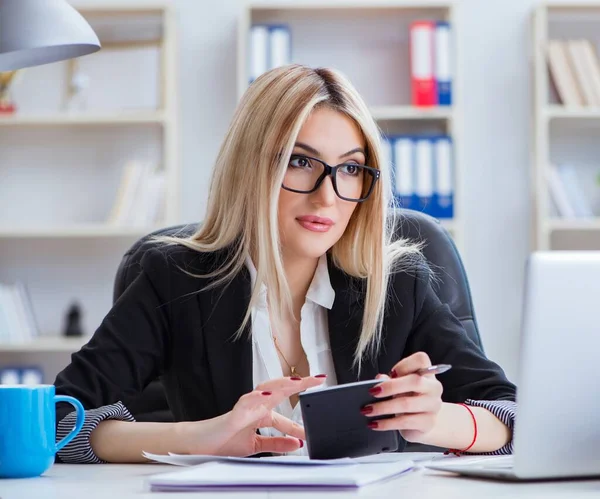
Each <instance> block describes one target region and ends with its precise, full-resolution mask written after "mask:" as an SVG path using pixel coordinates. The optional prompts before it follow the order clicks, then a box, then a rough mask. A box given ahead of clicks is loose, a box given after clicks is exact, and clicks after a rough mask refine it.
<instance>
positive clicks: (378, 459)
mask: <svg viewBox="0 0 600 499" xmlns="http://www.w3.org/2000/svg"><path fill="white" fill-rule="evenodd" d="M143 455H144V457H146V458H147V459H150V460H152V461H156V462H159V463H164V464H173V465H175V466H197V465H199V464H204V463H208V462H239V463H250V464H271V465H273V464H287V465H299V466H303V465H309V466H311V465H312V466H318V465H341V464H345V465H349V464H369V463H395V462H398V461H407V460H408V461H411V462H419V463H422V462H426V461H433V460H437V459H441V458H444V459H446V457H444V455H443V454H435V453H429V452H413V453H398V452H389V453H383V454H374V455H372V456H364V457H357V458H349V457H347V458H341V459H309V458H308V456H293V455H292V456H269V457H260V458H255V457H233V456H210V455H202V454H196V455H184V454H173V453H172V452H170V453H169V454H168V455H164V454H152V453H150V452H143Z"/></svg>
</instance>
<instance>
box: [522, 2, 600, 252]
mask: <svg viewBox="0 0 600 499" xmlns="http://www.w3.org/2000/svg"><path fill="white" fill-rule="evenodd" d="M532 24H533V26H532V27H533V30H532V31H533V54H532V56H533V83H534V86H533V93H534V100H533V131H534V147H533V154H532V161H531V164H532V172H531V185H532V189H531V191H532V204H533V206H532V208H533V220H532V228H533V230H532V241H531V242H532V247H533V248H534V249H537V250H568V249H574V250H600V211H599V209H600V204H599V202H600V183H596V182H597V181H596V180H595V179H594V177H596V176H597V175H598V174H600V162H599V161H598V160H597V158H598V157H599V153H600V147H599V143H600V141H599V140H598V139H599V138H600V105H599V104H598V102H592V101H590V100H589V99H585V95H584V91H583V83H582V82H581V80H580V79H578V77H577V72H576V69H575V64H574V61H573V56H572V55H570V54H569V55H568V56H567V57H568V59H567V60H568V62H569V64H568V67H569V71H570V72H571V74H572V75H573V78H574V82H575V84H576V86H577V89H578V90H577V91H578V93H579V95H581V96H583V97H582V102H580V103H574V102H572V101H568V100H566V99H564V98H561V97H562V96H561V92H560V87H559V86H557V83H556V77H555V75H554V74H553V73H552V72H551V70H550V69H549V56H548V44H549V42H550V41H560V42H561V43H562V44H563V46H565V45H564V44H565V43H566V44H568V43H570V41H571V40H580V39H583V40H587V41H589V42H591V47H592V51H593V52H594V56H595V58H597V59H598V60H600V57H598V56H599V54H600V51H599V50H598V49H599V44H600V35H599V33H600V3H599V2H595V3H581V4H578V3H572V4H568V3H544V4H541V5H539V6H538V7H537V8H536V9H535V11H534V14H533V23H532ZM567 54H568V52H567ZM588 73H589V71H588ZM598 91H599V92H600V89H598ZM565 164H566V165H568V167H569V169H571V170H572V171H573V172H574V173H575V178H576V180H577V181H576V184H577V185H578V186H579V189H578V190H577V192H576V193H572V192H568V189H569V186H567V185H566V184H564V183H563V182H561V183H560V185H562V186H563V188H565V189H566V190H565V191H563V192H564V193H565V194H566V195H567V197H568V199H569V201H570V202H571V203H573V200H574V199H575V200H576V199H580V200H581V199H585V201H586V204H587V205H588V206H589V208H590V211H589V213H588V214H587V215H583V214H582V212H579V213H576V214H567V213H565V210H564V208H563V209H562V211H561V208H560V206H559V204H558V203H557V201H556V187H553V189H554V191H553V190H552V188H551V187H550V180H549V176H550V175H551V174H552V171H551V170H553V169H555V168H556V166H557V165H565Z"/></svg>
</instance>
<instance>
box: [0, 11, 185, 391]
mask: <svg viewBox="0 0 600 499" xmlns="http://www.w3.org/2000/svg"><path fill="white" fill-rule="evenodd" d="M73 3H74V7H75V8H76V9H77V10H78V11H79V12H80V13H81V14H82V15H83V16H84V17H85V18H86V19H87V21H88V22H89V23H90V25H91V26H92V28H93V29H94V30H95V31H96V33H97V34H98V37H99V39H100V41H101V44H102V50H101V51H100V52H98V53H97V54H93V55H90V56H87V57H84V58H80V59H77V60H71V61H65V62H63V63H56V64H51V65H46V66H40V67H36V68H28V69H25V70H22V76H20V78H19V80H18V81H17V82H15V85H14V87H13V91H12V94H13V96H14V100H15V102H16V103H17V107H18V109H17V112H16V113H14V114H2V113H0V157H1V158H2V160H1V161H0V282H6V283H10V282H15V281H22V282H24V283H25V284H26V286H27V288H28V289H29V291H30V296H31V302H32V306H33V309H34V312H35V315H36V319H37V322H38V325H39V329H40V336H39V337H38V338H35V339H34V340H33V341H28V342H20V341H13V340H11V341H6V340H0V369H1V368H2V367H3V366H6V365H10V364H11V363H12V362H21V363H27V362H29V361H32V362H34V363H36V364H39V365H42V366H46V364H48V366H49V367H48V369H46V370H45V371H46V377H45V382H51V381H52V376H53V375H54V374H56V372H57V371H58V370H59V369H60V368H62V366H64V365H65V362H66V361H68V355H69V354H71V353H73V352H75V351H77V350H78V349H79V348H80V347H81V346H82V345H83V344H84V343H85V342H86V341H87V340H88V339H89V338H88V336H86V337H85V338H64V337H61V336H60V333H59V331H60V330H61V329H62V325H63V324H64V322H63V320H64V313H65V311H66V309H67V306H68V305H69V303H70V302H72V301H73V300H74V299H76V300H77V301H78V302H79V303H80V304H81V305H82V306H83V310H84V330H85V332H86V333H87V334H88V335H89V334H91V333H92V332H93V331H94V330H95V328H96V327H97V325H98V324H99V323H100V321H101V319H102V318H103V317H104V315H105V313H106V311H107V307H109V306H110V297H111V291H112V283H113V278H114V273H115V271H116V268H117V265H118V263H119V261H120V259H121V257H122V255H123V253H124V252H125V251H126V249H127V248H128V247H129V246H130V245H131V244H132V243H133V242H134V241H135V240H137V239H138V238H140V237H142V236H143V235H145V234H147V233H149V232H151V231H153V230H156V229H158V228H160V227H164V226H167V225H171V224H176V223H179V222H180V199H181V195H180V183H181V182H180V178H181V171H180V157H179V151H180V145H179V140H180V139H179V136H180V133H179V112H178V107H179V103H178V98H177V96H178V91H177V89H178V88H179V83H178V64H177V61H178V58H179V49H178V34H177V20H176V12H175V10H174V7H173V5H172V3H170V2H156V1H149V2H143V1H142V2H139V1H135V2H133V1H132V2H128V1H122V2H121V1H120V2H116V1H114V0H113V1H112V2H111V1H109V2H96V3H92V2H85V3H84V4H81V5H78V4H77V3H75V2H73ZM115 69H116V71H115ZM77 71H80V72H83V73H85V74H87V75H88V76H89V87H88V88H89V91H88V96H87V100H86V102H85V105H84V106H82V107H78V108H76V109H73V108H67V107H66V103H67V102H68V101H69V99H70V98H71V97H72V94H71V93H70V91H69V88H70V87H69V82H71V81H72V78H73V75H74V74H75V73H76V72H77ZM138 158H139V159H140V160H141V161H145V162H148V163H151V164H152V165H156V168H157V169H158V170H159V171H160V172H162V173H163V174H164V179H165V183H164V194H163V196H164V197H163V199H164V205H163V209H162V211H161V213H162V216H160V217H159V218H157V219H156V220H155V221H154V222H152V223H149V224H148V223H144V224H139V223H137V224H136V223H120V224H110V223H108V217H109V214H110V210H111V208H112V205H113V203H114V202H115V199H116V195H117V189H118V187H119V184H120V182H121V181H122V174H123V168H124V166H125V164H126V162H127V161H129V160H136V159H138ZM32 185H33V186H34V188H32V187H31V186H32ZM94 267H96V269H94ZM97 269H110V270H107V271H106V272H103V271H99V272H98V271H97ZM94 270H96V274H94ZM98 273H101V276H100V278H99V279H96V277H97V276H98ZM92 275H93V276H95V277H94V278H92ZM57 359H59V360H57Z"/></svg>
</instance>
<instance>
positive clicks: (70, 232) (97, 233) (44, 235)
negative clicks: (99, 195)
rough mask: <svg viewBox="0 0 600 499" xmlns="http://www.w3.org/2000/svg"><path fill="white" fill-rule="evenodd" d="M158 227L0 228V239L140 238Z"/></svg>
mask: <svg viewBox="0 0 600 499" xmlns="http://www.w3.org/2000/svg"><path fill="white" fill-rule="evenodd" d="M159 228H160V227H111V226H108V225H103V224H96V225H94V224H89V225H73V226H62V227H27V228H19V227H0V239H35V238H40V239H48V238H51V239H58V238H94V237H98V238H104V237H106V238H111V237H113V238H114V237H132V238H133V237H141V236H144V235H146V234H149V233H150V232H153V231H155V230H157V229H159Z"/></svg>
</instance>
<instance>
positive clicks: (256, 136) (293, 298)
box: [55, 65, 515, 462]
mask: <svg viewBox="0 0 600 499" xmlns="http://www.w3.org/2000/svg"><path fill="white" fill-rule="evenodd" d="M381 158H382V157H381V151H380V143H379V131H378V128H377V126H376V124H375V122H374V121H373V119H372V117H371V116H370V114H369V112H368V109H367V107H366V105H365V103H364V102H363V101H362V99H361V98H360V96H359V95H358V93H357V92H356V90H355V89H354V88H353V87H352V86H351V84H350V83H349V82H348V81H347V80H346V79H345V78H344V77H343V76H342V75H341V74H339V73H338V72H336V71H333V70H329V69H310V68H307V67H304V66H299V65H291V66H286V67H281V68H278V69H275V70H272V71H270V72H268V73H266V74H264V75H262V76H261V77H260V78H258V79H257V80H256V81H255V82H254V83H253V84H252V85H251V86H250V88H249V89H248V90H247V92H246V94H245V95H244V98H243V99H242V101H241V103H240V104H239V106H238V109H237V111H236V113H235V116H234V118H233V122H232V124H231V127H230V129H229V131H228V133H227V135H226V137H225V140H224V143H223V145H222V147H221V150H220V153H219V156H218V159H217V162H216V167H215V170H214V177H213V180H212V185H211V190H210V199H209V203H208V210H207V216H206V219H205V220H204V222H203V224H202V226H201V227H200V228H199V229H198V230H197V232H196V233H195V234H193V235H192V236H191V237H189V238H185V239H184V238H181V239H175V238H167V239H163V243H164V244H161V245H159V246H158V249H151V250H149V251H148V252H146V254H145V255H144V257H143V259H142V262H141V267H142V271H141V273H140V274H139V276H138V277H137V278H136V279H135V280H134V282H133V283H132V284H131V285H130V286H129V287H128V289H127V290H126V291H125V292H124V293H123V294H122V296H121V297H120V298H119V300H118V301H117V302H116V303H115V304H114V306H113V308H112V309H111V311H110V312H109V313H108V315H107V316H106V318H105V319H104V320H103V322H102V324H101V325H100V327H99V328H98V330H97V331H96V333H95V335H94V336H93V338H92V339H91V340H90V342H89V343H88V344H87V345H86V346H85V347H83V348H82V350H81V351H80V352H78V353H76V354H75V355H74V356H73V358H72V362H71V364H70V365H69V366H68V367H66V368H65V369H64V371H62V372H61V373H60V374H59V375H58V376H57V379H56V382H55V385H56V389H57V393H60V394H68V395H72V396H75V397H77V398H78V399H79V400H80V401H81V402H82V403H83V405H84V407H85V408H86V409H87V410H88V412H87V418H86V425H85V429H84V430H83V431H82V432H81V433H80V435H79V436H78V437H77V439H75V440H74V441H73V442H72V443H71V444H70V445H69V446H67V447H65V449H64V450H63V451H61V452H60V453H59V458H60V459H61V460H63V461H67V462H103V461H106V462H139V461H144V458H143V457H142V450H145V451H149V452H153V453H157V454H164V453H167V452H175V453H195V454H224V455H239V456H246V455H252V454H255V453H259V452H278V453H282V452H300V453H302V452H305V451H306V449H302V450H300V449H301V448H302V447H303V438H304V432H303V428H302V425H301V424H299V423H301V420H300V411H299V407H298V406H297V405H296V402H297V394H298V393H299V392H301V391H303V390H307V389H311V388H314V387H317V386H319V385H323V384H325V385H334V384H338V383H346V382H350V381H356V380H358V379H372V378H373V377H376V376H378V377H379V379H381V380H382V382H381V384H379V385H377V386H376V387H375V388H374V389H373V393H374V394H375V396H376V397H388V396H390V395H393V396H394V398H393V399H391V400H387V401H382V402H379V403H374V404H372V405H369V406H367V407H364V408H363V409H362V412H363V413H364V414H365V415H366V416H368V417H372V416H378V415H382V414H388V415H395V416H394V417H393V418H391V419H387V420H386V421H385V422H383V421H379V422H377V423H375V422H372V423H371V426H372V427H374V429H375V430H389V429H396V430H399V431H400V433H401V435H402V436H403V437H404V439H406V440H408V441H411V442H421V443H425V444H431V445H436V446H441V447H448V448H452V449H461V450H464V449H468V450H469V452H476V453H487V452H499V453H506V452H510V449H511V427H512V421H513V417H514V397H515V387H514V386H513V385H512V384H511V383H510V382H509V381H507V379H506V377H505V376H504V373H503V372H502V370H501V369H500V368H499V367H498V366H497V365H496V364H494V363H492V362H491V361H489V360H488V359H487V358H486V357H485V356H484V354H483V352H482V351H481V350H480V349H479V348H478V347H477V346H476V345H475V344H474V343H473V342H472V341H470V340H469V338H468V337H467V335H466V333H465V331H464V330H463V328H462V326H461V324H460V322H459V321H458V320H457V319H456V318H455V317H454V316H453V315H452V314H451V312H450V310H449V308H448V307H447V306H446V305H444V304H442V303H441V302H440V301H439V299H438V298H437V296H436V295H435V293H434V292H433V291H432V287H431V285H430V283H431V280H432V279H433V276H432V274H431V273H430V272H429V271H428V269H427V266H426V265H425V263H424V259H423V258H422V257H421V256H420V253H419V248H418V247H417V246H415V245H412V244H410V243H409V242H408V241H404V240H393V238H392V233H393V227H394V221H393V219H392V218H393V215H392V213H391V212H388V206H389V205H390V199H391V198H390V182H389V171H388V168H389V166H388V165H386V164H384V163H383V162H382V159H381ZM329 165H335V166H329ZM267 290H268V292H267ZM249 340H251V341H249ZM432 361H433V362H434V363H449V364H453V366H454V367H453V369H452V370H451V371H449V372H448V373H446V374H444V375H442V376H440V378H441V380H438V379H437V378H436V377H435V376H433V375H417V374H415V373H416V371H417V370H419V369H420V368H423V367H427V366H430V365H431V362H432ZM159 375H161V376H162V379H163V383H164V386H165V388H166V393H167V397H168V400H169V405H170V408H171V410H172V412H173V414H174V417H175V420H176V421H178V422H176V423H139V422H133V418H132V416H131V414H130V413H129V412H128V410H127V405H128V403H129V402H130V401H131V400H132V399H133V398H134V397H135V396H137V395H138V394H139V393H140V392H141V390H143V389H144V387H145V386H146V385H147V384H148V383H149V382H150V381H151V380H153V379H155V378H156V377H157V376H159ZM69 410H70V409H68V408H65V407H64V406H61V407H59V408H58V412H57V421H58V432H57V434H58V438H60V437H62V435H64V434H65V433H66V432H68V431H69V430H70V428H71V427H72V425H73V415H72V414H71V415H68V414H67V412H68V411H69ZM475 425H476V426H475ZM257 430H259V431H258V432H257ZM475 430H477V431H476V432H475ZM475 434H476V435H477V436H476V438H474V436H475Z"/></svg>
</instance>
